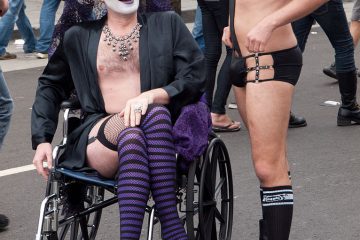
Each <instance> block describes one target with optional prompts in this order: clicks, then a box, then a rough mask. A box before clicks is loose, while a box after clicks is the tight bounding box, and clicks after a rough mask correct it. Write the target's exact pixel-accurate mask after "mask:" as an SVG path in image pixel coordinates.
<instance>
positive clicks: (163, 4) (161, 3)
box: [146, 0, 171, 12]
mask: <svg viewBox="0 0 360 240" xmlns="http://www.w3.org/2000/svg"><path fill="white" fill-rule="evenodd" d="M170 10H171V3H170V0H148V1H146V11H147V12H164V11H170Z"/></svg>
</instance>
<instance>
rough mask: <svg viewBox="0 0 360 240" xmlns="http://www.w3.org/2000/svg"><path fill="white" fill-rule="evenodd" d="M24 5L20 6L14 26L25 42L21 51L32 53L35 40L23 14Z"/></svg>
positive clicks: (28, 22) (28, 21)
mask: <svg viewBox="0 0 360 240" xmlns="http://www.w3.org/2000/svg"><path fill="white" fill-rule="evenodd" d="M25 9H26V5H25V3H24V4H23V5H22V6H21V8H20V11H19V15H18V19H17V21H16V26H17V27H18V28H19V31H20V34H21V36H22V38H23V39H24V40H25V43H24V46H23V49H24V52H25V53H32V52H34V51H35V46H36V38H35V34H34V32H33V30H32V27H31V23H30V20H29V18H28V17H27V16H26V14H25Z"/></svg>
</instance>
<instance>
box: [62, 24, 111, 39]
mask: <svg viewBox="0 0 360 240" xmlns="http://www.w3.org/2000/svg"><path fill="white" fill-rule="evenodd" d="M103 21H104V20H103V19H99V20H96V21H87V22H82V23H77V24H75V25H73V26H72V27H70V28H69V29H68V30H67V31H66V32H65V34H64V41H69V40H70V41H71V40H73V39H74V37H81V36H84V34H88V33H89V32H90V31H93V30H96V29H98V28H101V27H102V26H103Z"/></svg>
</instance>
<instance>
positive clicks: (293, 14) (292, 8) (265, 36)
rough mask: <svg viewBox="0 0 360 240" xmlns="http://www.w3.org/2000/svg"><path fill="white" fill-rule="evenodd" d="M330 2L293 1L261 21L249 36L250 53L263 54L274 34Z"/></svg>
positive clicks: (247, 43)
mask: <svg viewBox="0 0 360 240" xmlns="http://www.w3.org/2000/svg"><path fill="white" fill-rule="evenodd" d="M328 1H329V0H292V1H290V2H289V3H288V4H286V5H285V6H284V7H282V8H280V9H278V10H277V11H275V12H274V13H272V14H270V15H268V16H266V17H265V18H264V19H263V20H261V21H260V22H259V23H258V24H257V25H256V26H255V27H254V28H253V29H252V30H251V31H250V32H249V33H248V35H247V40H246V43H245V44H246V47H247V49H248V50H249V51H250V52H259V51H260V52H262V51H264V49H265V46H266V44H267V42H268V40H269V39H270V37H271V34H272V32H273V31H274V30H275V29H277V28H279V27H281V26H284V25H286V24H288V23H291V22H293V21H295V20H297V19H299V18H301V17H303V16H306V15H307V14H309V13H311V12H313V11H314V10H315V9H316V8H318V7H320V6H321V5H323V4H325V3H326V2H328Z"/></svg>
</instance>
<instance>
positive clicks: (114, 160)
mask: <svg viewBox="0 0 360 240" xmlns="http://www.w3.org/2000/svg"><path fill="white" fill-rule="evenodd" d="M107 118H108V117H106V118H103V119H101V120H100V121H98V122H97V123H96V124H95V126H94V127H93V128H92V129H91V131H90V133H89V139H90V138H91V137H95V136H97V134H98V131H99V128H100V125H101V124H102V123H103V122H104V121H105V120H106V119H107ZM86 158H87V164H88V165H89V167H91V168H93V169H95V170H96V171H98V172H99V173H100V174H101V175H102V176H104V177H108V178H111V177H113V176H114V175H115V173H116V171H117V168H118V157H117V152H116V151H113V150H110V149H109V148H107V147H105V146H104V145H103V144H102V143H100V142H99V140H97V139H96V140H95V141H94V142H92V143H91V144H89V145H88V146H87V149H86Z"/></svg>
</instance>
